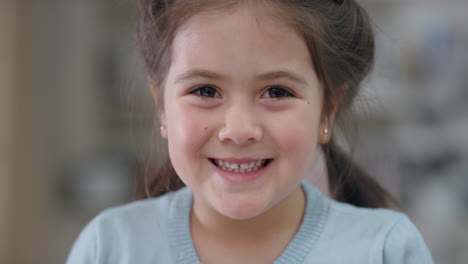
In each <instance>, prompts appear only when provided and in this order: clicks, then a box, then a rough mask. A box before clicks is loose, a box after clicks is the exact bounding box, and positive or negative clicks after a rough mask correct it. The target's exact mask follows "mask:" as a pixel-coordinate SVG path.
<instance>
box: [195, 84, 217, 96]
mask: <svg viewBox="0 0 468 264" xmlns="http://www.w3.org/2000/svg"><path fill="white" fill-rule="evenodd" d="M190 94H194V95H196V96H198V97H200V98H202V99H208V98H214V97H220V96H221V95H220V94H219V92H218V90H216V88H214V87H212V86H210V85H203V86H199V87H197V88H195V89H193V90H192V91H190Z"/></svg>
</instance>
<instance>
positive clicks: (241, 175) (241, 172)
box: [209, 158, 273, 183]
mask: <svg viewBox="0 0 468 264" xmlns="http://www.w3.org/2000/svg"><path fill="white" fill-rule="evenodd" d="M209 160H210V162H211V164H213V166H214V168H215V170H216V171H217V173H218V174H219V175H220V176H221V177H222V178H224V179H225V180H227V181H228V182H232V183H239V182H250V181H254V180H256V179H257V178H259V177H260V176H261V175H263V173H264V172H265V171H266V169H267V168H268V167H269V165H270V164H271V163H272V162H273V159H215V158H210V159H209Z"/></svg>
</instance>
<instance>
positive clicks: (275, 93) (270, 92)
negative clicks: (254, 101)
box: [262, 86, 294, 100]
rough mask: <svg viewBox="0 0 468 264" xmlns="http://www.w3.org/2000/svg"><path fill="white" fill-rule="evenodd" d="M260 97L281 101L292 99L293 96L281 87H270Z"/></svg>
mask: <svg viewBox="0 0 468 264" xmlns="http://www.w3.org/2000/svg"><path fill="white" fill-rule="evenodd" d="M262 97H264V98H272V99H278V100H281V99H286V98H289V97H294V94H293V93H292V92H291V91H289V90H288V89H287V88H284V87H282V86H271V87H270V88H268V89H267V90H266V91H265V92H264V93H263V94H262Z"/></svg>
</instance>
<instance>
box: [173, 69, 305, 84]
mask: <svg viewBox="0 0 468 264" xmlns="http://www.w3.org/2000/svg"><path fill="white" fill-rule="evenodd" d="M197 78H204V79H211V80H216V81H225V80H226V79H228V78H226V77H225V76H223V75H222V74H219V73H217V72H214V71H210V70H204V69H197V68H195V69H192V70H189V71H187V72H185V73H183V74H181V75H179V77H178V78H176V81H175V82H176V83H178V82H182V81H188V80H190V79H197ZM257 79H259V80H263V81H269V80H274V79H288V80H290V81H293V82H296V83H299V84H302V85H307V84H308V83H307V81H306V80H305V79H304V78H302V77H301V76H300V75H298V74H296V73H294V72H292V71H289V70H278V71H272V72H267V73H262V74H260V75H258V76H257Z"/></svg>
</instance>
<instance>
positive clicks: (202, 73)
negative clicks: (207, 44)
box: [175, 68, 226, 83]
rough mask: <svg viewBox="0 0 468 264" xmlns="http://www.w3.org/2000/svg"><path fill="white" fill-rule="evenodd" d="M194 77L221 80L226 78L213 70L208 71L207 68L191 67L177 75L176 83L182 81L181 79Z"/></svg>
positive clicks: (186, 79) (185, 79)
mask: <svg viewBox="0 0 468 264" xmlns="http://www.w3.org/2000/svg"><path fill="white" fill-rule="evenodd" d="M196 78H205V79H212V80H217V81H223V80H225V79H226V78H225V77H224V76H223V75H221V74H219V73H216V72H214V71H209V70H203V69H196V68H195V69H192V70H189V71H187V72H186V73H183V74H181V75H179V77H177V79H176V81H175V82H176V83H178V82H182V81H188V80H190V79H196Z"/></svg>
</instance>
